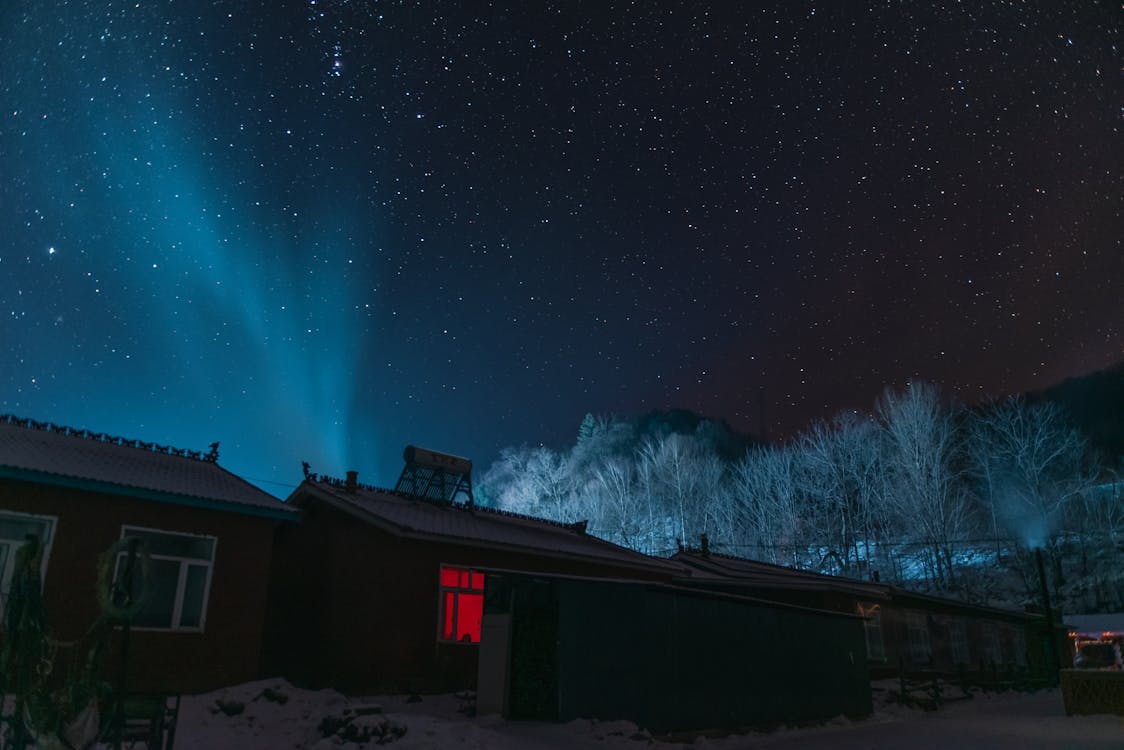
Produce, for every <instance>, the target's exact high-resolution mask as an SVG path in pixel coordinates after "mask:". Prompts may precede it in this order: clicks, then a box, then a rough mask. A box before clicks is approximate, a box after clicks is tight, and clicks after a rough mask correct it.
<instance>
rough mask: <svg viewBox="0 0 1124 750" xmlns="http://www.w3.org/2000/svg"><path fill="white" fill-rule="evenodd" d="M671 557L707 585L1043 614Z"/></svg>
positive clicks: (702, 557)
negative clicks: (829, 592) (828, 593)
mask: <svg viewBox="0 0 1124 750" xmlns="http://www.w3.org/2000/svg"><path fill="white" fill-rule="evenodd" d="M671 559H672V560H675V561H678V562H681V563H683V564H684V565H687V566H689V567H690V568H691V579H690V580H691V582H692V583H700V584H703V585H705V584H707V583H710V584H714V585H722V584H726V585H730V584H732V585H735V586H738V585H740V586H744V587H746V588H754V589H769V588H772V589H783V590H790V591H791V590H797V591H835V592H840V593H845V594H848V595H850V596H855V597H858V598H862V599H866V600H881V601H888V600H896V601H897V602H898V603H901V604H906V603H909V602H912V603H913V604H915V605H916V604H919V603H920V604H922V606H932V605H936V606H939V607H944V608H954V609H960V610H972V611H973V612H977V613H981V614H987V615H991V616H998V617H1003V618H1007V619H1010V618H1016V619H1023V620H1030V619H1036V618H1038V617H1041V615H1038V614H1034V613H1030V612H1023V611H1019V610H1013V609H1004V608H1000V607H991V606H987V605H982V604H973V603H971V602H966V601H962V600H960V599H951V598H948V597H944V596H935V595H933V594H924V593H921V592H918V591H910V590H909V589H903V588H901V587H899V586H894V585H891V584H888V583H875V582H873V581H862V580H859V579H857V578H844V577H842V576H830V575H824V574H822V573H814V572H812V571H809V570H796V569H795V568H787V567H784V566H783V565H773V564H771V563H766V562H761V561H759V560H747V559H745V558H742V557H733V556H730V555H721V554H716V553H714V552H706V553H704V552H700V551H697V550H683V551H681V552H678V553H677V554H675V555H674V556H673V557H672V558H671ZM1067 622H1068V619H1067Z"/></svg>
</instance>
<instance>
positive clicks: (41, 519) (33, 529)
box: [0, 511, 55, 613]
mask: <svg viewBox="0 0 1124 750" xmlns="http://www.w3.org/2000/svg"><path fill="white" fill-rule="evenodd" d="M54 532H55V519H54V518H51V517H49V516H33V515H30V514H28V513H14V512H8V511H5V512H0V613H2V612H3V611H4V604H5V603H6V602H7V601H8V594H9V592H10V591H11V589H12V576H13V575H14V574H15V570H16V552H17V551H18V550H19V548H20V547H22V546H23V545H24V544H26V543H27V537H29V536H34V537H38V539H39V541H40V542H41V543H42V545H43V555H42V560H41V562H40V567H39V579H40V581H42V580H43V578H45V577H46V575H47V556H48V555H49V554H50V551H51V544H52V543H53V542H54V536H55V534H54Z"/></svg>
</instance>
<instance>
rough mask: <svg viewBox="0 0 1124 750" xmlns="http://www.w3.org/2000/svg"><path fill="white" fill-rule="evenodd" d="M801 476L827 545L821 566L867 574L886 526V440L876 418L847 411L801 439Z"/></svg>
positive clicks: (821, 538)
mask: <svg viewBox="0 0 1124 750" xmlns="http://www.w3.org/2000/svg"><path fill="white" fill-rule="evenodd" d="M793 450H795V451H798V452H799V454H800V460H799V464H800V465H801V466H802V467H803V470H802V471H801V472H800V473H799V475H798V478H799V481H800V483H801V486H802V488H803V496H804V497H805V498H806V502H807V504H808V510H809V512H810V516H811V518H812V519H813V522H814V524H815V527H816V530H817V533H816V537H817V539H818V540H819V542H820V544H821V545H823V546H822V559H821V563H820V565H819V566H818V568H819V569H821V570H825V571H833V572H837V573H841V574H844V575H850V576H857V577H865V576H866V575H868V574H869V570H870V567H871V558H872V555H873V554H874V552H875V550H876V549H877V548H878V542H879V541H880V540H881V538H882V537H883V536H884V533H885V531H886V516H887V514H886V507H885V504H886V487H885V481H884V474H885V471H886V456H885V442H884V440H883V436H882V433H881V431H880V430H879V429H878V426H877V425H876V424H874V422H873V421H871V420H869V419H865V418H861V417H859V416H857V415H856V414H854V413H851V412H844V413H842V414H840V415H838V416H837V417H836V418H835V419H834V420H833V421H832V422H831V424H826V423H822V422H820V423H816V424H815V425H813V426H812V427H811V429H809V430H808V431H807V432H805V433H804V434H803V435H802V436H801V437H800V439H799V440H798V441H797V442H796V444H795V446H794V447H793Z"/></svg>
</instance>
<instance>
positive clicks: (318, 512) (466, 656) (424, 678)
mask: <svg viewBox="0 0 1124 750" xmlns="http://www.w3.org/2000/svg"><path fill="white" fill-rule="evenodd" d="M411 479H418V477H411ZM418 481H421V480H420V479H418ZM399 486H400V487H405V486H409V487H410V488H411V489H413V492H405V491H397V492H396V491H391V490H384V489H378V488H374V487H368V486H364V485H360V484H358V483H357V482H356V481H355V480H354V475H353V476H352V480H351V481H350V482H339V481H333V480H326V479H322V478H319V477H310V478H309V479H308V480H306V481H305V482H304V483H303V484H301V485H300V487H298V488H297V489H296V490H295V491H294V492H293V494H292V496H291V497H290V498H289V500H288V504H289V505H292V506H294V507H297V508H300V509H301V512H302V520H301V523H300V524H294V525H292V526H285V527H283V528H281V529H279V530H278V536H277V542H276V553H275V555H274V566H273V572H272V576H271V578H272V591H271V596H270V602H271V606H270V615H269V632H268V633H267V644H266V645H267V662H266V663H267V665H268V667H269V669H270V670H271V671H273V672H276V673H279V674H283V675H285V676H286V677H288V678H289V679H292V680H294V681H297V682H299V683H302V684H306V685H313V686H326V685H331V686H333V687H335V688H337V689H341V690H345V691H374V690H419V691H438V690H451V689H458V688H463V687H468V686H473V685H475V684H476V674H477V662H478V658H479V653H478V652H479V643H480V638H481V619H482V615H483V611H484V590H485V582H486V580H487V578H488V577H489V576H490V575H492V574H494V573H495V572H497V571H519V572H529V573H536V574H564V575H572V576H582V577H588V578H600V579H626V580H640V581H670V580H671V579H672V578H673V577H675V576H678V575H681V574H682V573H683V568H682V566H680V565H679V564H677V563H674V562H670V561H668V560H661V559H656V558H652V557H648V556H646V555H642V554H640V553H638V552H633V551H631V550H628V549H624V548H623V547H618V546H616V545H614V544H610V543H609V542H605V541H602V540H600V539H597V538H595V537H592V536H589V535H587V534H586V533H585V527H584V524H572V525H565V524H560V523H553V522H550V521H544V520H540V519H536V518H529V517H525V516H519V515H513V514H510V513H504V512H501V511H497V510H493V509H488V508H483V507H479V506H476V505H474V504H472V503H471V502H453V501H452V499H451V497H450V491H451V488H452V487H453V485H452V484H450V485H449V488H448V489H449V490H450V491H444V490H442V491H441V492H438V493H437V495H436V496H433V493H429V495H430V496H427V493H426V491H425V488H424V487H421V486H420V485H418V486H414V485H409V484H408V483H407V484H405V485H404V484H403V483H401V482H400V484H399Z"/></svg>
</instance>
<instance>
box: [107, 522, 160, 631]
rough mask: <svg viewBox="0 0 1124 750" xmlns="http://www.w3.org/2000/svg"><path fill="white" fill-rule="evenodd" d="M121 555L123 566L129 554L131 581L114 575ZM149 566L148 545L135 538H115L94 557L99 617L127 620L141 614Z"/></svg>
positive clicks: (145, 598) (145, 596) (150, 565)
mask: <svg viewBox="0 0 1124 750" xmlns="http://www.w3.org/2000/svg"><path fill="white" fill-rule="evenodd" d="M121 555H125V565H126V566H127V565H129V564H130V559H129V558H130V555H131V557H132V561H131V562H132V565H133V566H134V567H133V570H132V571H131V575H129V576H127V577H128V578H131V579H132V580H131V581H118V580H117V576H116V575H115V573H116V571H117V560H118V559H119V558H120V557H121ZM151 568H152V558H151V557H150V556H149V554H148V545H147V544H146V543H145V542H144V541H143V540H141V539H137V538H135V537H132V538H130V537H122V538H121V539H118V540H117V541H116V542H114V543H113V545H112V546H111V547H110V548H109V549H107V550H106V551H105V552H103V553H102V554H101V555H100V556H99V557H98V604H99V605H100V606H101V616H102V618H103V619H107V620H110V621H111V622H131V621H132V619H133V618H134V617H136V616H137V615H139V614H140V613H141V610H142V609H144V605H145V602H146V601H147V600H148V590H149V583H150V575H151ZM130 584H131V585H130Z"/></svg>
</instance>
